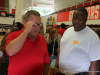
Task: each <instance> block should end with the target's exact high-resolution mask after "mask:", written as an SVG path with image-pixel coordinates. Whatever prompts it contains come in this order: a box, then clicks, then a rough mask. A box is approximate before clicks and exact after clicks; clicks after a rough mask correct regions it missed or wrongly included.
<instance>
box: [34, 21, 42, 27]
mask: <svg viewBox="0 0 100 75" xmlns="http://www.w3.org/2000/svg"><path fill="white" fill-rule="evenodd" d="M35 23H36V22H35ZM36 24H37V26H39V27H42V26H43V24H42V23H40V24H38V23H36ZM33 26H35V25H33Z"/></svg>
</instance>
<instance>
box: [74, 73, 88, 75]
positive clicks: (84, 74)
mask: <svg viewBox="0 0 100 75" xmlns="http://www.w3.org/2000/svg"><path fill="white" fill-rule="evenodd" d="M74 75H88V72H79V73H76V74H74Z"/></svg>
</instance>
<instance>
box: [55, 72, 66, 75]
mask: <svg viewBox="0 0 100 75" xmlns="http://www.w3.org/2000/svg"><path fill="white" fill-rule="evenodd" d="M56 75H65V74H62V73H61V72H57V73H56Z"/></svg>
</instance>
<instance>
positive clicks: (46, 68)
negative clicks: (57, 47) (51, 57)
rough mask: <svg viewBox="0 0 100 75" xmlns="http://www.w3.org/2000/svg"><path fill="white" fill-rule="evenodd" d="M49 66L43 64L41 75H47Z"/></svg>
mask: <svg viewBox="0 0 100 75" xmlns="http://www.w3.org/2000/svg"><path fill="white" fill-rule="evenodd" d="M49 66H50V64H44V70H43V75H48V71H49Z"/></svg>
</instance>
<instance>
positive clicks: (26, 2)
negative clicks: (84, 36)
mask: <svg viewBox="0 0 100 75" xmlns="http://www.w3.org/2000/svg"><path fill="white" fill-rule="evenodd" d="M96 1H97V2H96ZM93 2H94V4H93ZM85 4H86V5H85ZM96 4H97V5H100V0H0V5H1V6H0V12H1V11H4V12H6V14H7V15H6V16H0V33H1V32H7V30H8V29H9V28H12V26H13V21H14V20H15V22H21V23H23V22H22V16H23V15H24V13H25V12H27V11H28V10H31V9H35V10H37V11H39V12H40V14H41V22H42V23H43V26H44V33H45V32H46V27H47V26H49V25H51V26H52V25H53V24H52V23H51V24H47V19H48V17H50V16H52V17H55V20H54V24H57V25H60V24H61V23H65V24H66V27H67V26H70V25H72V21H62V22H58V21H57V15H58V14H59V13H63V12H67V11H73V10H74V9H75V8H77V7H78V5H82V6H85V7H89V6H95V5H96ZM94 10H95V9H94ZM99 11H100V6H98V12H99ZM91 12H92V10H91ZM98 12H94V13H95V14H97V13H98ZM98 14H99V15H98V16H100V12H99V13H98ZM66 17H67V16H66ZM87 25H90V26H91V25H92V26H91V27H92V28H99V27H100V19H93V20H88V21H87ZM94 25H95V26H94ZM2 37H3V36H2V35H0V40H2Z"/></svg>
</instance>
